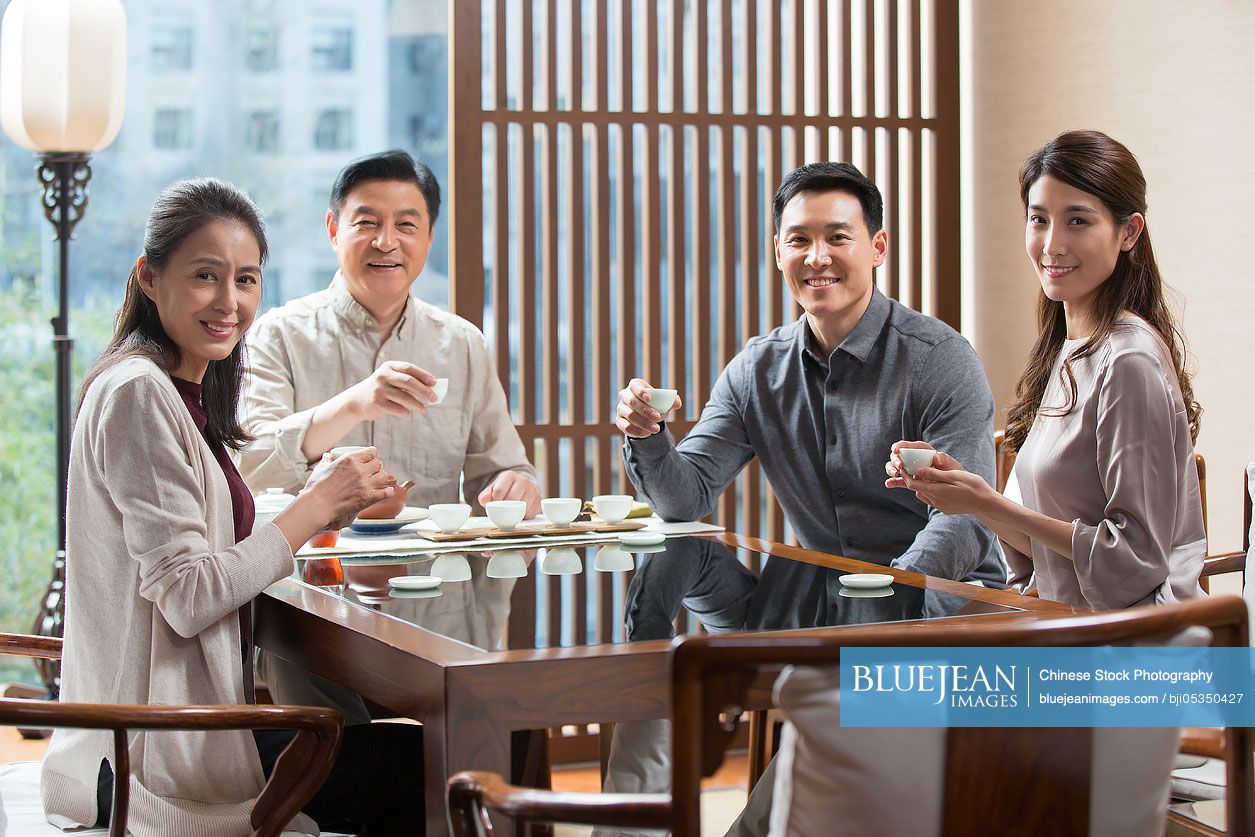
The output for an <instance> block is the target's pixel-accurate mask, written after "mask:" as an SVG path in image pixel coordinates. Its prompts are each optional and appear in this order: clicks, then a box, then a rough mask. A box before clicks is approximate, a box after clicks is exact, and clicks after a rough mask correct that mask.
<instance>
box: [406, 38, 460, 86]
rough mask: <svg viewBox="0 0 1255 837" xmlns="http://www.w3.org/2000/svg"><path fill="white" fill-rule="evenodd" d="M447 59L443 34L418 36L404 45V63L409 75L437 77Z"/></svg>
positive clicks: (445, 64) (443, 69)
mask: <svg viewBox="0 0 1255 837" xmlns="http://www.w3.org/2000/svg"><path fill="white" fill-rule="evenodd" d="M448 60H449V58H448V55H447V52H446V49H445V44H444V38H443V36H439V35H425V36H419V37H417V38H415V39H414V40H413V41H411V42H410V43H409V44H407V45H406V47H405V64H406V66H407V67H408V68H409V71H410V74H411V75H414V76H418V77H420V78H424V77H426V78H431V77H438V76H439V75H440V74H441V73H443V72H445V68H446V66H447V63H448Z"/></svg>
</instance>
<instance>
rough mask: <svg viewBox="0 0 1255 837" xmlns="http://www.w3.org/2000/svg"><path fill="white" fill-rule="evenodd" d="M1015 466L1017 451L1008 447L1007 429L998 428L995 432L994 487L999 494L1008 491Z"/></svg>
mask: <svg viewBox="0 0 1255 837" xmlns="http://www.w3.org/2000/svg"><path fill="white" fill-rule="evenodd" d="M1014 467H1015V451H1013V450H1009V449H1008V448H1007V431H1005V430H998V431H996V432H995V433H994V488H996V489H998V493H999V494H1001V493H1002V492H1003V491H1006V489H1007V480H1009V479H1011V469H1012V468H1014Z"/></svg>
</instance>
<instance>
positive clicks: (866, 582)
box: [837, 573, 893, 590]
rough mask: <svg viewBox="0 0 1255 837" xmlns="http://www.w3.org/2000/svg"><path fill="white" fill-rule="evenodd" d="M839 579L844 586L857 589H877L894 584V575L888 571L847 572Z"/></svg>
mask: <svg viewBox="0 0 1255 837" xmlns="http://www.w3.org/2000/svg"><path fill="white" fill-rule="evenodd" d="M837 581H840V582H841V585H842V586H843V587H853V588H854V589H856V590H876V589H878V588H881V587H888V586H889V585H890V584H893V576H891V575H889V574H888V573H847V574H846V575H843V576H841V577H840V578H839V579H837Z"/></svg>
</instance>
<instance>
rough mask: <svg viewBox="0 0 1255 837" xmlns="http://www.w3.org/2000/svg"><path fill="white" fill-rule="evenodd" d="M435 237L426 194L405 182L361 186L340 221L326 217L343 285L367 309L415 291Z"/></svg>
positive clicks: (370, 182)
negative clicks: (414, 285) (424, 196)
mask: <svg viewBox="0 0 1255 837" xmlns="http://www.w3.org/2000/svg"><path fill="white" fill-rule="evenodd" d="M433 232H434V231H433V229H432V224H431V219H430V218H429V216H428V214H427V202H426V201H425V200H424V199H423V193H422V192H420V191H419V190H418V187H417V186H416V185H414V184H413V183H409V182H407V181H404V180H367V181H364V182H362V183H359V184H358V185H357V186H355V187H354V188H353V190H352V191H351V192H349V194H348V196H347V197H346V198H345V200H344V206H343V207H342V208H341V209H340V214H339V216H338V217H336V216H334V215H332V213H331V212H330V211H328V212H327V234H328V236H329V237H330V238H331V246H332V247H333V248H335V251H336V258H338V259H339V261H340V272H341V274H342V275H343V276H344V282H345V284H346V285H347V286H348V289H349V293H351V294H352V295H353V298H354V299H356V300H357V301H358V302H360V303H362V304H363V305H366V306H367V307H368V308H369V307H370V304H371V303H372V302H377V303H385V304H386V303H394V302H395V301H397V300H399V299H402V298H404V297H405V296H406V295H407V294H408V293H409V292H410V285H412V284H413V283H414V280H415V279H417V278H418V274H420V273H422V271H423V265H425V264H426V263H427V254H428V253H429V252H430V251H431V242H432V234H433Z"/></svg>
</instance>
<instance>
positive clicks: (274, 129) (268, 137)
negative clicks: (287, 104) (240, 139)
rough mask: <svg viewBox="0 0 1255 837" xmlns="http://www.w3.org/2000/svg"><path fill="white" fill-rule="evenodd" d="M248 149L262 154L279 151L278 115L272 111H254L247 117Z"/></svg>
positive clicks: (246, 139) (246, 140)
mask: <svg viewBox="0 0 1255 837" xmlns="http://www.w3.org/2000/svg"><path fill="white" fill-rule="evenodd" d="M244 140H245V142H246V143H247V144H248V147H249V148H250V149H252V150H253V151H257V152H260V153H262V154H273V153H274V152H276V151H278V150H279V114H278V113H277V112H276V111H273V110H255V111H253V112H252V113H250V114H249V115H248V128H247V134H246V136H245V138H244Z"/></svg>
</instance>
